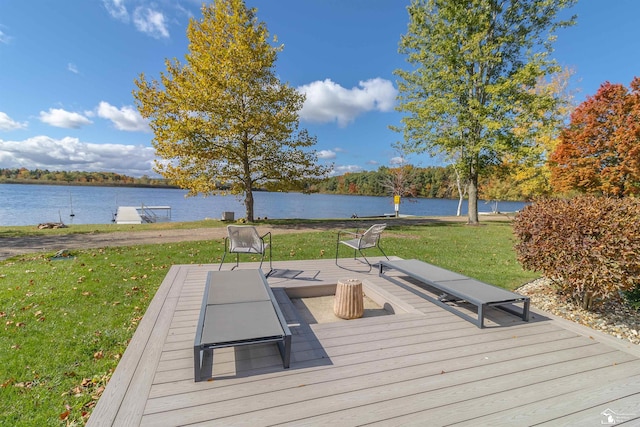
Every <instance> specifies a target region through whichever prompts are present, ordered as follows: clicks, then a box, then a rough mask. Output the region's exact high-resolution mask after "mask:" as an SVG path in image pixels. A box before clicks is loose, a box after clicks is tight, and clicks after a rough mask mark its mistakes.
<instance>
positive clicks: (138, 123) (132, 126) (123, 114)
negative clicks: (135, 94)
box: [98, 101, 150, 132]
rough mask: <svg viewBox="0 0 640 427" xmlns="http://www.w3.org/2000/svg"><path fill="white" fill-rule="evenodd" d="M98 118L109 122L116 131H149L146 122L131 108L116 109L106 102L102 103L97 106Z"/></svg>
mask: <svg viewBox="0 0 640 427" xmlns="http://www.w3.org/2000/svg"><path fill="white" fill-rule="evenodd" d="M98 116H99V117H102V118H103V119H107V120H111V121H112V122H113V124H114V126H115V127H116V129H118V130H126V131H129V132H149V131H150V129H149V126H148V124H147V122H146V120H145V119H144V118H143V117H142V116H141V115H140V113H139V112H138V111H137V110H136V109H135V108H133V107H131V106H124V107H122V108H120V109H118V108H116V107H114V106H113V105H111V104H109V103H108V102H105V101H102V102H100V104H99V105H98Z"/></svg>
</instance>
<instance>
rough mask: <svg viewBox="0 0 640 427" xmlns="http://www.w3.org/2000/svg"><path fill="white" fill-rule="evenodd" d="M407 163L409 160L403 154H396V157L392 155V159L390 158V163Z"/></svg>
mask: <svg viewBox="0 0 640 427" xmlns="http://www.w3.org/2000/svg"><path fill="white" fill-rule="evenodd" d="M405 163H407V160H406V159H405V158H404V157H402V156H396V157H392V158H391V160H389V164H391V165H396V166H397V165H403V164H405Z"/></svg>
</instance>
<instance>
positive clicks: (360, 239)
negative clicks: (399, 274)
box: [336, 224, 389, 270]
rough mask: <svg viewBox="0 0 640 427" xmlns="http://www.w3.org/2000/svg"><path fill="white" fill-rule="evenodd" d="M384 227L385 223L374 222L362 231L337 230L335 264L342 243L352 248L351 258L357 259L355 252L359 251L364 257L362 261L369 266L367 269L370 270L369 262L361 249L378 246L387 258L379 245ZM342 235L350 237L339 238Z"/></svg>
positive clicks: (342, 236)
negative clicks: (345, 238) (346, 238)
mask: <svg viewBox="0 0 640 427" xmlns="http://www.w3.org/2000/svg"><path fill="white" fill-rule="evenodd" d="M386 227H387V224H374V225H372V226H371V227H369V229H367V230H366V231H364V232H359V231H356V232H353V231H346V230H341V231H339V232H338V240H337V242H336V265H338V252H339V250H340V244H343V245H345V246H348V247H350V248H351V249H353V259H357V254H358V253H360V255H361V256H362V258H363V259H364V262H365V263H366V264H367V265H368V266H369V270H371V263H370V262H369V260H368V259H367V257H366V256H365V255H364V252H362V251H363V250H365V249H370V248H374V247H375V248H378V250H380V252H382V255H384V257H385V258H386V259H389V257H388V256H387V254H385V253H384V251H383V250H382V247H380V235H381V234H382V232H383V231H384V229H385V228H386ZM344 236H348V237H352V238H351V239H348V240H341V238H344ZM338 266H339V265H338Z"/></svg>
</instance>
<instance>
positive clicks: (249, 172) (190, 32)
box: [134, 0, 329, 221]
mask: <svg viewBox="0 0 640 427" xmlns="http://www.w3.org/2000/svg"><path fill="white" fill-rule="evenodd" d="M187 37H188V39H189V47H188V53H187V54H186V55H185V60H186V62H185V63H181V62H179V61H178V60H177V59H173V60H168V59H167V60H166V61H165V65H166V68H167V71H166V73H161V77H160V81H157V80H151V81H149V80H147V78H146V77H145V75H144V74H142V75H140V76H139V78H138V79H136V82H135V83H136V86H137V90H135V91H134V97H135V99H136V104H137V107H138V109H139V110H140V113H141V114H142V116H143V117H145V118H149V119H150V125H151V128H152V129H153V132H154V139H153V146H154V148H155V149H156V153H157V155H158V156H159V157H160V158H161V159H162V161H157V162H156V165H155V167H156V171H158V172H159V173H160V174H162V175H163V176H164V177H165V178H168V179H170V180H171V181H173V182H174V183H176V184H177V185H179V186H180V187H182V188H186V189H189V195H196V194H205V195H209V194H215V193H216V192H218V191H219V190H220V188H229V189H230V191H231V192H232V193H233V194H237V195H241V196H244V204H245V209H246V219H247V220H248V221H253V219H254V198H253V190H254V188H256V187H258V186H262V187H265V188H268V189H284V190H292V189H303V188H304V186H305V184H308V183H309V182H310V181H312V180H315V179H318V178H321V177H323V176H325V175H326V174H327V172H328V170H329V168H328V167H324V166H320V165H318V164H317V160H318V158H317V155H316V152H315V151H312V150H309V147H312V146H313V145H315V142H316V140H315V138H314V137H311V136H310V135H309V134H308V133H307V131H306V130H303V129H300V128H299V115H298V112H299V110H300V109H301V108H302V105H303V102H304V96H303V95H302V94H300V93H298V92H297V91H296V89H295V88H292V87H291V86H289V85H288V84H286V83H282V82H280V81H279V79H278V78H277V76H276V73H275V70H274V65H275V62H276V58H277V53H278V52H279V51H281V50H282V46H272V45H271V44H270V41H269V34H268V31H267V28H266V25H265V24H264V23H263V22H259V21H258V19H257V17H256V9H253V8H252V9H248V8H247V7H246V6H245V4H244V2H243V1H242V0H217V1H215V2H212V3H210V4H204V5H203V6H202V19H201V20H200V21H198V20H195V19H191V21H190V22H189V26H188V29H187Z"/></svg>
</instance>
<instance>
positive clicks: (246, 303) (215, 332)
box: [193, 269, 291, 382]
mask: <svg viewBox="0 0 640 427" xmlns="http://www.w3.org/2000/svg"><path fill="white" fill-rule="evenodd" d="M271 342H275V343H277V344H278V348H279V350H280V355H281V356H282V364H283V366H284V368H285V369H286V368H288V367H289V364H290V360H291V331H290V330H289V327H288V325H287V321H286V320H285V317H284V315H283V314H282V311H281V310H280V307H279V306H278V303H277V301H276V298H275V296H274V294H273V291H272V290H271V288H270V287H269V283H267V279H266V277H265V275H264V273H263V272H262V270H260V269H257V270H253V269H251V270H233V271H210V272H209V273H208V275H207V283H206V286H205V290H204V296H203V298H202V307H201V309H200V316H199V319H198V324H197V326H196V336H195V340H194V345H193V368H194V380H195V381H196V382H197V381H202V380H203V379H207V378H211V377H212V376H213V361H212V359H213V350H214V349H216V348H224V347H237V346H243V345H255V344H265V343H271ZM205 367H206V370H205ZM209 368H211V371H208V369H209ZM203 371H204V372H203Z"/></svg>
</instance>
